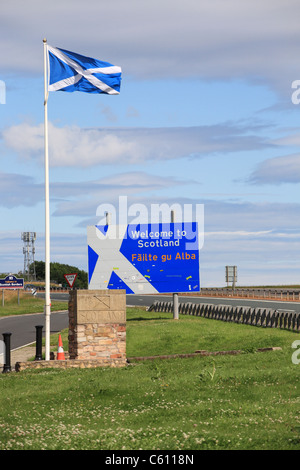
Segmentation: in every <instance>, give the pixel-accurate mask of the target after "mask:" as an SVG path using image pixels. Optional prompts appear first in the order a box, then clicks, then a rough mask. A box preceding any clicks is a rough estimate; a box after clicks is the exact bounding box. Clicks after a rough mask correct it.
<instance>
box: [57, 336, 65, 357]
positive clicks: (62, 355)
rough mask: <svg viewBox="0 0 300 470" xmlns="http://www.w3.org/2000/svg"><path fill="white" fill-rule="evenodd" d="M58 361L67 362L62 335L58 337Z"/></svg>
mask: <svg viewBox="0 0 300 470" xmlns="http://www.w3.org/2000/svg"><path fill="white" fill-rule="evenodd" d="M57 360H58V361H64V360H65V353H64V348H63V343H62V340H61V335H59V337H58V350H57Z"/></svg>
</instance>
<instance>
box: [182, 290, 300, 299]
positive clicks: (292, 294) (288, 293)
mask: <svg viewBox="0 0 300 470" xmlns="http://www.w3.org/2000/svg"><path fill="white" fill-rule="evenodd" d="M180 295H185V294H184V293H183V294H180ZM193 295H195V294H193ZM197 295H198V296H200V297H201V296H209V297H235V298H248V299H274V300H287V301H292V300H298V301H300V289H281V288H278V289H277V288H276V289H275V288H261V289H260V288H253V289H251V288H236V289H235V290H232V289H228V288H215V289H212V288H207V287H203V288H202V289H201V291H200V292H199V294H197Z"/></svg>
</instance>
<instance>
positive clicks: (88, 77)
mask: <svg viewBox="0 0 300 470" xmlns="http://www.w3.org/2000/svg"><path fill="white" fill-rule="evenodd" d="M47 50H48V91H67V92H73V91H83V92H85V93H106V94H109V95H118V94H119V93H120V85H121V74H122V70H121V67H118V66H116V65H112V64H110V63H108V62H103V61H101V60H97V59H92V58H91V57H85V56H83V55H80V54H77V53H75V52H70V51H66V50H64V49H59V48H57V47H52V46H47Z"/></svg>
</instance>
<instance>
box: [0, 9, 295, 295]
mask: <svg viewBox="0 0 300 470" xmlns="http://www.w3.org/2000/svg"><path fill="white" fill-rule="evenodd" d="M25 3H26V6H25ZM299 14H300V5H299V2H298V1H294V0H274V1H271V0H267V1H265V2H261V1H258V0H252V1H250V0H243V1H240V2H237V1H236V0H226V1H224V0H187V1H186V2H181V1H178V0H173V1H172V2H169V1H167V0H160V1H158V0H153V1H152V2H143V1H141V0H127V2H124V1H122V0H114V1H109V2H108V1H105V0H102V1H99V0H87V1H86V2H85V3H84V4H83V3H82V2H79V1H78V0H72V1H71V0H67V1H64V0H62V1H59V2H58V1H57V0H54V1H53V2H52V3H51V5H50V4H41V3H40V2H38V1H36V0H27V1H26V2H22V1H21V0H11V1H10V2H7V3H6V4H5V5H3V6H1V19H0V38H1V41H0V57H1V60H0V80H2V81H3V82H4V83H5V87H6V100H5V104H3V103H1V104H0V152H1V163H2V164H1V169H0V217H1V226H0V241H1V243H0V272H16V271H19V270H22V268H23V252H22V249H23V246H22V241H21V232H23V231H35V232H37V241H36V259H37V260H40V259H44V230H45V229H44V225H45V222H44V148H43V146H44V140H43V125H44V109H43V99H44V96H43V95H44V90H43V42H42V40H43V38H44V37H46V38H47V40H48V43H49V44H50V45H52V46H56V47H61V48H64V49H68V50H71V51H74V52H77V53H80V54H82V55H87V56H90V57H95V58H97V59H100V60H104V61H108V62H111V63H113V64H114V65H119V66H121V67H122V71H123V75H122V85H121V93H120V95H119V96H106V95H103V94H101V95H100V94H99V95H94V94H93V95H88V94H86V93H63V92H53V93H50V96H49V101H48V119H49V157H50V198H51V200H50V211H51V221H50V227H51V260H52V261H58V262H64V263H67V264H71V265H75V266H78V267H79V268H81V269H87V230H86V227H87V225H90V224H94V223H97V222H98V220H99V214H98V215H97V207H98V206H99V205H101V204H104V203H107V204H113V205H114V206H115V207H116V209H118V200H119V196H127V197H128V205H129V206H130V205H132V204H134V203H141V204H145V205H146V206H147V207H150V205H151V204H154V203H159V204H163V203H167V204H169V205H170V206H171V205H172V204H175V203H177V204H180V205H183V204H191V205H192V206H193V207H194V206H195V205H196V204H203V205H204V231H205V236H204V245H203V247H202V249H201V252H200V257H201V258H200V259H201V282H202V286H222V285H225V266H226V265H237V266H238V284H239V285H258V284H288V283H293V284H296V283H299V280H300V276H299V248H300V243H299V242H300V229H299V212H300V211H299V209H300V203H299V183H300V153H299V146H300V130H299V129H300V126H299V124H300V105H296V104H293V102H292V99H291V97H292V93H293V91H294V90H293V89H292V82H293V81H294V80H299V79H300V66H299V60H298V55H299V54H298V51H299V46H300V34H299V25H298V18H299Z"/></svg>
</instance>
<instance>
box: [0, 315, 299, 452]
mask: <svg viewBox="0 0 300 470" xmlns="http://www.w3.org/2000/svg"><path fill="white" fill-rule="evenodd" d="M296 339H299V334H297V333H293V332H290V331H283V330H277V329H276V330H275V329H263V328H255V327H251V326H247V325H236V324H231V323H223V322H220V321H215V320H209V319H205V318H195V317H186V316H180V319H179V321H174V320H173V319H172V314H167V313H164V314H159V313H153V312H150V313H147V312H145V311H143V310H140V309H128V313H127V355H128V356H146V355H159V354H173V353H178V352H182V353H184V352H186V353H190V352H194V351H195V350H197V349H207V350H211V351H215V350H226V349H230V350H232V349H241V350H243V351H244V353H243V354H241V355H238V356H215V357H193V358H186V359H169V360H155V361H146V362H139V363H133V364H131V365H129V366H128V367H126V368H123V369H109V368H107V369H90V370H89V369H85V370H71V369H69V370H67V371H61V370H54V369H48V370H41V371H24V372H21V373H11V374H2V375H0V405H1V406H0V449H1V450H4V449H107V450H122V449H125V450H138V449H148V450H177V449H178V450H200V449H217V450H219V449H251V450H252V449H282V450H283V449H294V450H296V449H299V448H300V416H299V404H300V398H299V367H300V366H299V365H295V364H293V363H292V361H291V355H292V352H293V349H291V345H292V343H293V341H295V340H296ZM55 342H56V344H57V338H56V339H55ZM64 346H65V344H64ZM267 346H280V347H281V348H282V350H281V351H274V352H265V353H256V352H255V350H256V348H257V347H267ZM65 349H67V348H66V347H65Z"/></svg>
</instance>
